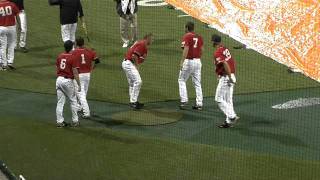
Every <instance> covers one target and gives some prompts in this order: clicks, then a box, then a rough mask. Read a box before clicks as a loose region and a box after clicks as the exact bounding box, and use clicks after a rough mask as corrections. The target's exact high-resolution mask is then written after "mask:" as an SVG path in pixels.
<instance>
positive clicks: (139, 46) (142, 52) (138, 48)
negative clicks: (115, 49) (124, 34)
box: [125, 40, 148, 64]
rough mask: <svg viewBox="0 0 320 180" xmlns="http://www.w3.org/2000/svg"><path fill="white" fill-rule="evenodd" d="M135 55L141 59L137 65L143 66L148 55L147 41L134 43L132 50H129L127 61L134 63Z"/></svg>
mask: <svg viewBox="0 0 320 180" xmlns="http://www.w3.org/2000/svg"><path fill="white" fill-rule="evenodd" d="M133 54H135V55H137V56H138V57H139V58H138V61H137V62H135V63H137V64H141V63H143V62H144V60H145V58H146V57H147V54H148V49H147V45H146V41H145V40H141V41H138V42H136V43H134V45H132V46H131V47H130V49H129V50H128V52H127V54H126V57H125V58H126V59H127V60H130V61H133V58H132V56H133Z"/></svg>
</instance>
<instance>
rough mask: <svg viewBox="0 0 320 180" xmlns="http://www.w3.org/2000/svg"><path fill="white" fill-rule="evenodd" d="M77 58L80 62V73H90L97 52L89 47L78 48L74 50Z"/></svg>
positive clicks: (73, 52)
mask: <svg viewBox="0 0 320 180" xmlns="http://www.w3.org/2000/svg"><path fill="white" fill-rule="evenodd" d="M72 55H73V56H74V58H75V60H76V61H78V62H79V73H90V72H91V71H92V62H93V61H94V60H95V59H97V55H96V52H94V51H93V50H91V49H87V48H77V49H75V50H74V51H72Z"/></svg>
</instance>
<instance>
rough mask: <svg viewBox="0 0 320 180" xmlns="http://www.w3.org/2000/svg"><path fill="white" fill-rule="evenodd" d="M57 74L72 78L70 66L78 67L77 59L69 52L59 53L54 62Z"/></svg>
mask: <svg viewBox="0 0 320 180" xmlns="http://www.w3.org/2000/svg"><path fill="white" fill-rule="evenodd" d="M56 67H57V76H58V77H59V76H61V77H65V78H68V79H74V75H73V72H72V68H77V69H78V68H79V61H77V60H76V59H75V58H74V56H73V55H72V54H71V53H61V54H60V55H59V56H58V58H57V62H56Z"/></svg>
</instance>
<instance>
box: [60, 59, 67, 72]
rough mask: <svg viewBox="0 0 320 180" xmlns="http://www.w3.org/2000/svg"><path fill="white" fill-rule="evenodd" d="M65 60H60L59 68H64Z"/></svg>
mask: <svg viewBox="0 0 320 180" xmlns="http://www.w3.org/2000/svg"><path fill="white" fill-rule="evenodd" d="M66 62H67V60H66V59H61V62H60V69H62V70H63V69H65V68H66Z"/></svg>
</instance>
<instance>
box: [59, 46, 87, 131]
mask: <svg viewBox="0 0 320 180" xmlns="http://www.w3.org/2000/svg"><path fill="white" fill-rule="evenodd" d="M64 48H65V52H64V53H61V54H60V55H59V56H58V58H57V62H56V67H57V77H58V78H57V81H56V89H57V97H58V102H57V109H56V114H57V127H59V128H61V127H65V126H66V123H65V121H64V118H63V106H64V104H65V102H66V98H68V100H69V102H70V105H71V112H72V123H71V126H72V127H76V126H79V125H80V124H79V120H78V114H77V112H78V107H77V98H76V91H75V86H74V82H73V79H75V80H76V82H77V85H78V87H79V88H78V92H80V91H81V86H80V80H79V74H78V69H79V67H80V65H79V61H77V60H76V59H75V58H74V56H73V55H72V53H71V50H72V48H73V42H72V41H66V42H65V43H64Z"/></svg>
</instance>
